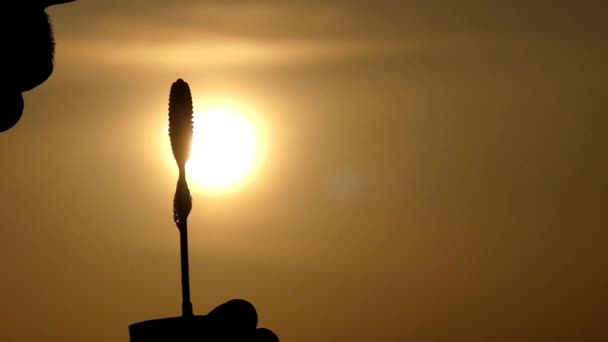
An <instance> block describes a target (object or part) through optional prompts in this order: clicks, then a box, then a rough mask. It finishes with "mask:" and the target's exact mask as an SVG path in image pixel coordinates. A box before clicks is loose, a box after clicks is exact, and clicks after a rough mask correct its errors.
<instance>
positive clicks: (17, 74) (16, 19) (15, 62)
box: [0, 0, 75, 132]
mask: <svg viewBox="0 0 608 342" xmlns="http://www.w3.org/2000/svg"><path fill="white" fill-rule="evenodd" d="M73 1H75V0H8V1H3V3H2V7H3V8H2V15H1V17H0V35H1V36H0V44H2V52H0V77H1V78H0V132H4V131H6V130H9V129H11V128H12V127H13V126H15V125H16V124H17V122H19V119H21V115H22V113H23V109H24V103H23V96H22V94H21V93H23V92H26V91H29V90H32V89H34V88H35V87H37V86H39V85H41V84H42V83H44V82H45V81H46V80H47V79H48V78H49V77H50V76H51V74H52V73H53V56H54V53H55V42H54V39H53V31H52V27H51V22H50V18H49V16H48V15H47V14H46V12H45V9H46V8H47V7H48V6H51V5H58V4H63V3H68V2H73Z"/></svg>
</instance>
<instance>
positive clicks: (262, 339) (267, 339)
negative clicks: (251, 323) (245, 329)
mask: <svg viewBox="0 0 608 342" xmlns="http://www.w3.org/2000/svg"><path fill="white" fill-rule="evenodd" d="M253 342H279V337H278V336H277V335H275V333H273V332H272V331H270V330H268V329H266V328H259V329H256V330H255V334H254V338H253Z"/></svg>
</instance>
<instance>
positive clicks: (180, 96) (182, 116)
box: [169, 78, 194, 316]
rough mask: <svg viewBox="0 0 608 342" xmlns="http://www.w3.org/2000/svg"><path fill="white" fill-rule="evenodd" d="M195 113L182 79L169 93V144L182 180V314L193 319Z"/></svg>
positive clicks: (178, 206) (177, 213)
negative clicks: (190, 164) (190, 167)
mask: <svg viewBox="0 0 608 342" xmlns="http://www.w3.org/2000/svg"><path fill="white" fill-rule="evenodd" d="M192 114H193V109H192V94H191V93H190V86H189V85H188V83H186V82H184V80H182V79H181V78H180V79H178V80H177V81H175V82H174V83H173V84H172V85H171V91H170V92H169V140H170V141H171V150H172V151H173V156H174V157H175V161H176V162H177V168H178V169H179V177H178V179H177V185H176V187H175V196H174V197H173V221H175V224H176V225H177V228H178V229H179V241H180V255H181V267H182V314H183V315H184V316H192V303H191V302H190V271H189V269H188V215H190V211H191V210H192V196H191V195H190V189H188V183H187V182H186V162H187V161H188V158H189V157H190V150H191V149H192V134H193V130H194V128H193V122H192V121H193V118H192Z"/></svg>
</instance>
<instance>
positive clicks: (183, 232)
mask: <svg viewBox="0 0 608 342" xmlns="http://www.w3.org/2000/svg"><path fill="white" fill-rule="evenodd" d="M179 244H180V254H181V266H182V315H183V316H185V317H192V315H193V313H192V303H191V302H190V270H189V267H188V221H186V220H184V221H182V222H181V224H180V227H179Z"/></svg>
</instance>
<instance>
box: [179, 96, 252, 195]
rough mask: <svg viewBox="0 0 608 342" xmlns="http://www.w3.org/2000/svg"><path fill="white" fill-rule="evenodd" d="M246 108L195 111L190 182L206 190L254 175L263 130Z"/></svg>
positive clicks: (212, 108) (229, 185)
mask: <svg viewBox="0 0 608 342" xmlns="http://www.w3.org/2000/svg"><path fill="white" fill-rule="evenodd" d="M245 114H246V113H245V112H244V111H243V110H242V109H238V108H234V107H230V106H226V105H214V106H209V107H206V108H203V110H201V111H200V112H198V113H197V112H196V109H195V113H194V136H193V141H192V151H191V153H190V159H189V160H188V163H187V164H186V172H187V177H188V180H189V181H192V182H194V183H196V184H198V185H200V186H201V187H203V188H205V189H206V190H212V191H221V190H226V189H230V188H233V187H235V186H236V185H238V184H240V183H242V182H243V181H244V180H245V179H247V178H248V176H250V175H251V173H252V171H253V169H254V166H255V165H256V162H257V159H258V157H259V132H257V131H256V128H255V126H254V124H253V123H252V121H251V119H250V118H248V117H247V116H246V115H245Z"/></svg>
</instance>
